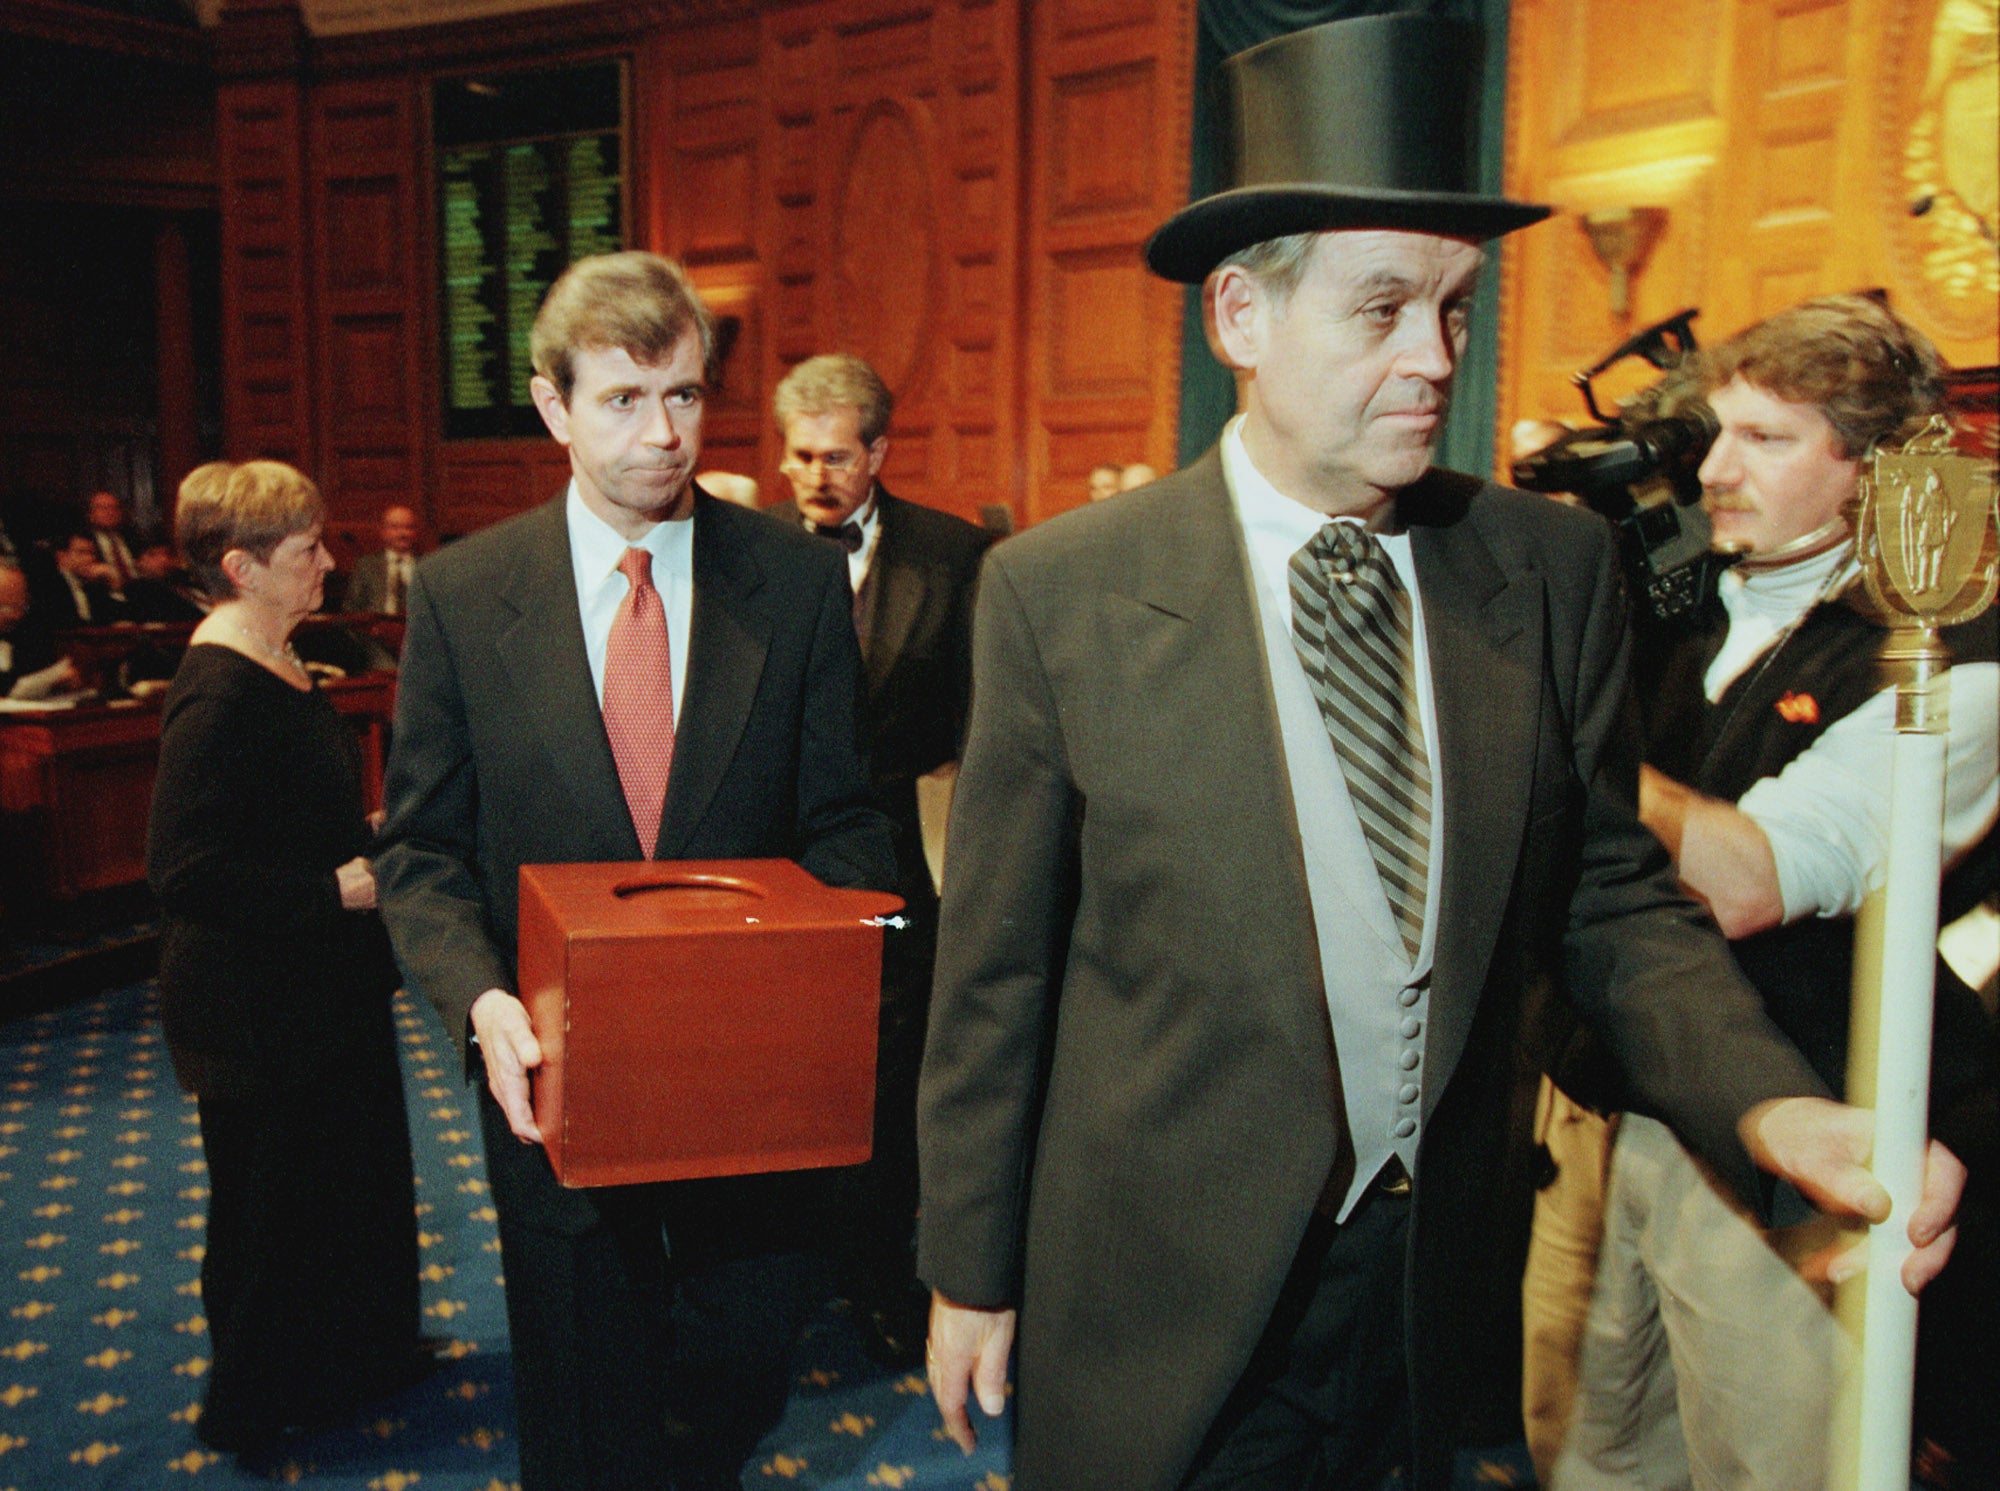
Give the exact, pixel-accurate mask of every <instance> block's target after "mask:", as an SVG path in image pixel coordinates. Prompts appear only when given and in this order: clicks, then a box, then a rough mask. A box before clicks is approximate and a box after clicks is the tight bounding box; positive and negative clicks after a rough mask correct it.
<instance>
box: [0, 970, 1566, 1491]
mask: <svg viewBox="0 0 2000 1491" xmlns="http://www.w3.org/2000/svg"><path fill="white" fill-rule="evenodd" d="M398 1022H399V1025H400V1028H401V1038H402V1042H403V1058H404V1061H403V1068H404V1089H405V1094H406V1096H407V1099H408V1103H409V1113H410V1130H411V1139H412V1142H413V1145H414V1149H415V1155H416V1169H417V1200H418V1211H419V1213H420V1218H419V1222H420V1227H421V1234H420V1235H421V1241H422V1244H423V1262H424V1269H423V1281H424V1314H425V1317H426V1320H425V1328H426V1329H427V1330H428V1331H429V1332H431V1333H432V1334H435V1335H438V1336H443V1337H448V1338H449V1339H450V1340H451V1342H452V1345H451V1348H450V1354H451V1360H450V1362H449V1365H448V1367H447V1369H446V1370H445V1371H443V1372H440V1373H438V1374H437V1375H436V1376H434V1377H432V1378H431V1379H429V1380H428V1381H427V1382H425V1383H423V1384H421V1385H420V1386H418V1387H416V1388H412V1389H411V1390H410V1391H408V1392H406V1393H404V1394H403V1395H402V1396H401V1397H399V1398H395V1399H392V1400H389V1401H387V1402H385V1403H383V1404H382V1405H381V1406H380V1412H379V1414H378V1415H377V1416H376V1417H375V1418H374V1419H373V1420H371V1421H370V1422H367V1423H364V1424H358V1425H354V1426H352V1427H348V1428H344V1429H340V1430H336V1431H329V1432H327V1433H323V1434H319V1435H316V1436H313V1437H311V1438H304V1439H299V1440H295V1441H292V1442H290V1443H289V1444H288V1445H287V1448H286V1452H285V1454H284V1455H283V1456H282V1457H281V1458H280V1459H279V1460H277V1461H276V1462H275V1463H269V1464H263V1465H246V1464H242V1463H239V1462H238V1461H236V1460H235V1459H233V1458H231V1457H229V1456H217V1455H215V1454H214V1453H212V1452H210V1451H208V1450H206V1449H205V1448H203V1447H202V1445H201V1444H200V1443H199V1441H197V1440H196V1439H195V1437H194V1434H193V1432H192V1429H191V1427H190V1426H191V1425H192V1423H193V1420H194V1417H195V1410H196V1405H197V1404H198V1403H199V1402H200V1399H201V1385H202V1376H203V1374H204V1373H205V1372H206V1371H207V1368H208V1355H207V1339H206V1334H205V1333H206V1322H205V1321H204V1320H203V1319H202V1314H201V1299H200V1293H199V1288H198V1285H197V1279H198V1276H199V1270H200V1264H201V1256H202V1228H203V1224H204V1212H205V1206H206V1201H207V1188H206V1185H205V1177H204V1169H205V1167H204V1165H203V1161H202V1153H201V1137H200V1132H199V1129H198V1128H197V1125H196V1118H195V1110H194V1104H193V1102H192V1100H190V1099H187V1098H185V1097H184V1096H183V1095H182V1094H181V1092H180V1091H179V1089H178V1088H177V1087H176V1086H175V1084H174V1079H173V1072H172V1069H171V1067H170V1065H169V1063H168V1060H167V1053H166V1049H165V1046H164V1044H163V1042H162V1040H161V1038H160V1032H159V1026H158V1022H157V1019H156V1017H155V1015H154V1010H153V997H152V988H151V986H150V985H149V984H135V985H130V986H127V987H124V988H120V989H117V990H113V991H111V992H110V993H107V994H104V995H102V996H101V997H98V998H96V999H94V1000H90V1001H87V1002H85V1003H81V1004H76V1005H72V1006H69V1007H67V1008H64V1009H61V1010H57V1011H53V1012H51V1013H47V1014H41V1015H35V1016H31V1017H28V1018H25V1019H21V1020H17V1021H15V1022H13V1023H11V1024H8V1025H5V1026H0V1309H4V1311H5V1316H4V1319H0V1491H52V1488H58V1487H61V1488H70V1487H75V1488H80V1491H114V1488H118V1491H123V1488H143V1491H157V1488H172V1487H179V1486H187V1487H190V1488H195V1491H200V1488H214V1491H225V1488H231V1487H250V1486H264V1485H270V1484H272V1483H273V1482H275V1483H277V1484H280V1485H306V1486H313V1487H321V1488H328V1491H510V1488H513V1487H514V1486H515V1485H516V1479H515V1478H516V1475H517V1473H518V1472H517V1468H516V1459H515V1449H514V1443H513V1438H512V1432H513V1397H512V1390H511V1384H510V1381H509V1371H508V1349H507V1330H506V1319H505V1313H504V1308H503V1303H502V1296H501V1290H500V1287H499V1284H500V1281H499V1269H500V1253H499V1249H500V1244H499V1239H498V1236H497V1234H496V1231H495V1227H494V1217H493V1209H492V1206H491V1204H490V1200H489V1198H488V1196H487V1194H486V1182H485V1179H484V1171H485V1164H484V1160H483V1159H482V1157H481V1154H480V1147H479V1140H478V1130H477V1124H476V1120H475V1118H474V1116H473V1113H472V1111H471V1107H470V1104H469V1103H468V1102H467V1101H466V1095H465V1091H464V1089H463V1088H462V1087H461V1086H460V1085H459V1084H458V1083H457V1082H456V1081H455V1080H453V1078H452V1076H451V1075H450V1074H449V1072H448V1067H449V1065H450V1063H449V1062H448V1061H447V1060H446V1056H447V1054H448V1053H449V1050H450V1043H449V1042H448V1041H447V1040H446V1038H445V1036H444V1034H443V1032H442V1030H441V1029H440V1028H439V1026H438V1023H437V1020H436V1017H435V1016H434V1014H433V1013H432V1012H431V1010H430V1009H429V1007H428V1006H420V1005H419V1004H417V1003H415V1002H412V1001H408V1000H403V1001H402V1002H400V1003H399V1006H398ZM844 1311H845V1306H844V1304H843V1303H842V1302H841V1301H838V1300H830V1301H829V1302H828V1304H827V1306H826V1308H825V1309H824V1311H823V1312H822V1313H821V1315H820V1316H819V1318H818V1319H817V1320H816V1321H815V1322H814V1324H813V1326H812V1327H811V1328H810V1330H809V1331H808V1332H807V1335H806V1337H805V1339H804V1341H803V1342H802V1343H801V1346H800V1350H799V1356H798V1364H797V1371H798V1379H797V1387H796V1389H795V1391H794V1393H793V1395H792V1399H791V1402H790V1404H789V1406H788V1408H787V1410H786V1416H785V1420H784V1422H783V1424H782V1425H780V1427H779V1428H778V1429H777V1430H776V1431H775V1432H774V1433H773V1434H772V1436H771V1437H770V1439H769V1440H767V1441H766V1443H765V1445H764V1446H763V1449H762V1451H761V1452H760V1454H759V1455H758V1457H757V1458H756V1460H755V1461H753V1463H752V1464H751V1466H750V1467H749V1468H748V1469H747V1470H746V1471H745V1473H744V1485H745V1486H746V1487H756V1488H777V1487H800V1488H807V1487H812V1488H828V1491H864V1488H884V1487H886V1488H897V1491H900V1488H910V1491H917V1488H922V1491H1006V1488H1007V1485H1008V1458H1007V1449H1006V1441H1007V1433H1006V1430H1007V1424H1006V1422H1005V1420H1003V1421H1002V1422H1001V1423H1000V1424H998V1425H996V1426H994V1428H993V1432H990V1433H988V1434H987V1435H986V1436H985V1437H984V1438H983V1439H982V1442H981V1445H980V1449H979V1452H978V1453H977V1454H976V1455H974V1456H973V1457H971V1458H970V1459H967V1458H965V1457H963V1456H961V1455H960V1454H959V1453H958V1451H957V1450H956V1449H955V1448H953V1447H952V1446H951V1445H950V1444H949V1443H948V1442H945V1441H944V1440H943V1439H942V1436H941V1435H940V1433H939V1432H938V1430H937V1415H936V1412H935V1410H934V1409H933V1408H932V1406H931V1404H930V1401H929V1398H928V1395H927V1393H926V1391H925V1387H924V1382H923V1379H922V1377H921V1375H908V1376H894V1375H890V1374H887V1373H884V1372H883V1371H882V1370H881V1369H880V1368H879V1367H877V1366H876V1365H875V1364H874V1363H873V1362H872V1361H871V1360H870V1359H869V1358H868V1357H867V1355H866V1354H865V1353H864V1352H863V1351H862V1349H861V1346H860V1343H859V1339H858V1337H857V1336H856V1334H855V1332H854V1331H853V1330H852V1329H851V1328H850V1327H849V1325H848V1323H847V1320H846V1318H845V1313H844ZM1532 1480H1533V1478H1532V1475H1531V1473H1530V1472H1529V1470H1528V1469H1527V1465H1526V1458H1525V1454H1524V1452H1522V1451H1521V1450H1520V1449H1519V1447H1516V1448H1515V1449H1514V1450H1513V1451H1511V1452H1509V1453H1507V1454H1502V1455H1489V1456H1468V1457H1467V1458H1466V1460H1465V1461H1464V1463H1463V1464H1462V1465H1461V1467H1460V1474H1459V1482H1460V1484H1461V1485H1463V1486H1466V1487H1475V1486H1527V1485H1531V1484H1532Z"/></svg>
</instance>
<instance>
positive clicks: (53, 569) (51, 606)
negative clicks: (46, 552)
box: [28, 561, 125, 632]
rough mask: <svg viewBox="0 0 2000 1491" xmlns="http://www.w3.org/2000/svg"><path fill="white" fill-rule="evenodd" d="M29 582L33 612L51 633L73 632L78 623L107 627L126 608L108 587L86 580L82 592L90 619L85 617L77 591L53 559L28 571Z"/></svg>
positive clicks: (80, 624)
mask: <svg viewBox="0 0 2000 1491" xmlns="http://www.w3.org/2000/svg"><path fill="white" fill-rule="evenodd" d="M28 581H29V588H30V590H31V591H32V592H33V595H34V601H33V606H34V611H35V614H36V615H38V616H39V617H41V619H42V622H43V624H44V625H46V626H47V627H48V629H49V630H50V631H52V632H67V631H73V630H75V629H76V628H77V627H80V626H109V625H110V624H111V623H112V622H114V621H122V620H124V619H125V608H124V607H123V606H122V605H120V604H119V602H118V598H117V597H116V596H114V595H113V594H112V593H111V591H110V589H109V588H108V587H107V586H105V585H104V584H102V583H101V582H99V581H96V580H85V581H83V582H82V585H83V592H84V596H85V597H86V599H87V600H88V601H89V603H90V618H89V620H85V619H84V616H83V613H82V612H81V611H79V610H78V609H77V605H76V592H75V591H74V590H72V589H71V588H70V583H69V578H68V577H67V576H66V575H64V574H63V572H62V569H61V567H60V566H58V565H57V564H55V563H54V562H53V561H49V562H46V563H44V564H43V565H41V566H39V567H37V568H36V569H31V570H29V571H28Z"/></svg>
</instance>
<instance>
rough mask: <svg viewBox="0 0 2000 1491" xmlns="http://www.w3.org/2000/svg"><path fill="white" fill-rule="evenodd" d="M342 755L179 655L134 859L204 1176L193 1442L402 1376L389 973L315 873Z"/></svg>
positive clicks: (405, 1188) (412, 1248)
mask: <svg viewBox="0 0 2000 1491" xmlns="http://www.w3.org/2000/svg"><path fill="white" fill-rule="evenodd" d="M368 839H369V831H368V826H367V823H366V821H365V818H364V816H363V809H362V794H361V776H360V764H359V759H358V755H357V752H356V749H355V745H354V739H353V736H352V734H351V732H350V731H349V729H348V728H347V726H346V724H345V723H344V722H343V721H342V720H341V718H340V716H339V715H338V714H337V713H336V712H335V710H334V709H333V707H332V705H331V704H329V703H328V702H327V700H326V699H325V697H324V696H323V695H321V694H320V693H319V691H318V690H316V689H315V690H312V691H310V692H301V691H299V690H297V689H294V688H292V687H291V686H289V685H288V684H286V683H285V682H284V681H283V680H282V679H280V678H278V677H277V676H276V675H274V674H272V673H271V672H269V671H268V670H267V669H265V668H262V667H260V666H258V665H257V664H256V663H255V662H253V661H251V660H250V659H249V658H247V657H244V656H243V655H241V654H240V653H237V652H234V651H231V650H230V649H228V648H225V647H217V646H210V645H198V646H194V647H191V648H189V649H188V652H187V656H186V659H185V660H184V661H183V662H182V664H181V666H180V670H179V672H178V673H176V674H175V676H174V682H173V686H172V688H171V689H170V690H169V691H168V694H167V699H166V706H165V716H164V719H163V722H162V727H161V738H160V771H159V779H158V783H157V785H156V787H155V789H154V794H153V810H152V821H151V825H150V830H149V833H148V835H147V843H146V872H147V879H148V881H149V883H150V884H151V885H152V888H153V890H154V893H155V894H156V895H158V896H159V898H160V901H161V904H162V906H163V907H164V908H165V911H166V924H165V930H164V934H163V939H162V947H161V958H160V1014H161V1021H162V1023H163V1024H164V1026H165V1028H166V1037H167V1043H168V1045H169V1047H170V1049H171V1050H172V1052H173V1057H174V1066H175V1071H176V1073H177V1074H178V1075H179V1077H180V1079H181V1083H182V1085H183V1086H184V1087H186V1088H187V1089H188V1090H190V1091H191V1092H193V1093H194V1094H195V1095H196V1098H197V1099H198V1103H199V1108H200V1114H201V1133H202V1144H203V1149H204V1151H205V1153H206V1155H207V1160H208V1185H209V1207H208V1236H207V1251H206V1254H205V1255H204V1258H203V1261H202V1276H201V1286H202V1303H203V1307H204V1310H205V1313H206V1315H207V1317H208V1324H209V1334H210V1338H211V1340H212V1342H213V1347H214V1364H213V1368H212V1370H211V1372H210V1374H209V1377H208V1393H207V1401H206V1403H205V1405H204V1408H203V1412H202V1417H201V1420H200V1423H199V1425H198V1432H199V1433H200V1434H201V1436H202V1438H203V1439H204V1440H206V1441H208V1442H209V1443H210V1444H213V1445H216V1446H217V1447H221V1448H229V1449H241V1448H249V1447H253V1446H255V1445H257V1444H259V1443H261V1442H264V1441H267V1440H269V1439H270V1438H272V1437H273V1436H275V1435H276V1434H277V1433H278V1432H279V1431H280V1430H282V1429H284V1428H286V1427H289V1426H295V1425H300V1424H306V1423H316V1422H323V1421H325V1420H327V1419H328V1418H329V1417H332V1416H338V1415H340V1414H341V1413H342V1412H343V1411H345V1410H346V1409H348V1408H351V1407H353V1406H356V1405H358V1404H359V1403H361V1402H363V1401H365V1400H366V1399H367V1398H369V1397H372V1396H375V1395H377V1394H379V1393H381V1392H383V1391H385V1390H388V1389H392V1388H394V1387H397V1386H400V1385H402V1384H403V1383H405V1382H407V1381H408V1380H409V1376H410V1373H411V1370H412V1363H413V1360H414V1356H415V1350H416V1344H417V1335H418V1284H417V1240H416V1216H415V1196H414V1190H413V1182H412V1179H411V1163H410V1139H409V1127H408V1120H407V1118H406V1115H405V1113H404V1107H403V1091H402V1084H401V1080H400V1076H399V1072H398V1067H397V1060H396V1036H395V1026H394V1020H393V1018H392V1013H391V996H392V994H393V991H394V989H395V985H396V970H395V964H394V961H393V959H392V958H391V956H390V952H389V945H388V939H387V937H386V935H385V934H384V932H383V930H382V925H381V922H380V920H379V918H377V917H376V916H375V915H374V914H373V913H372V912H371V913H355V912H350V911H345V910H343V909H342V908H341V904H340V891H339V886H338V882H337V880H336V878H335V873H334V872H335V870H336V868H337V867H338V866H340V865H342V864H344V863H346V862H347V861H348V860H350V859H352V858H354V857H355V856H356V855H357V854H361V853H364V852H365V851H366V849H367V847H368Z"/></svg>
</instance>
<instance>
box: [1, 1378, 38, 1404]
mask: <svg viewBox="0 0 2000 1491" xmlns="http://www.w3.org/2000/svg"><path fill="white" fill-rule="evenodd" d="M41 1393H42V1390H41V1389H40V1388H38V1387H27V1386H25V1385H23V1384H21V1383H18V1382H14V1383H9V1384H8V1386H7V1390H6V1391H5V1392H0V1403H4V1404H6V1405H7V1406H8V1407H9V1408H19V1407H20V1406H21V1405H22V1404H23V1403H25V1402H27V1401H28V1400H29V1399H30V1398H38V1397H40V1396H41Z"/></svg>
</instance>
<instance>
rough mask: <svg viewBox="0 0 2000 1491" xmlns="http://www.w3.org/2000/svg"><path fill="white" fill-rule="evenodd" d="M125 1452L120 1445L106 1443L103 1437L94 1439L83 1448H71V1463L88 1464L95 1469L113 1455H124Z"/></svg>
mask: <svg viewBox="0 0 2000 1491" xmlns="http://www.w3.org/2000/svg"><path fill="white" fill-rule="evenodd" d="M123 1453H124V1450H123V1449H122V1448H121V1447H120V1446H118V1445H115V1444H106V1443H104V1441H102V1440H101V1439H93V1440H92V1441H91V1442H90V1443H89V1444H87V1445H85V1446H84V1447H83V1448H82V1449H80V1450H71V1451H70V1452H69V1463H70V1464H72V1465H88V1466H90V1467H91V1468H92V1469H95V1468H96V1467H97V1466H99V1465H102V1464H103V1463H104V1462H105V1461H106V1460H109V1459H110V1458H111V1457H112V1456H113V1455H122V1454H123Z"/></svg>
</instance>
